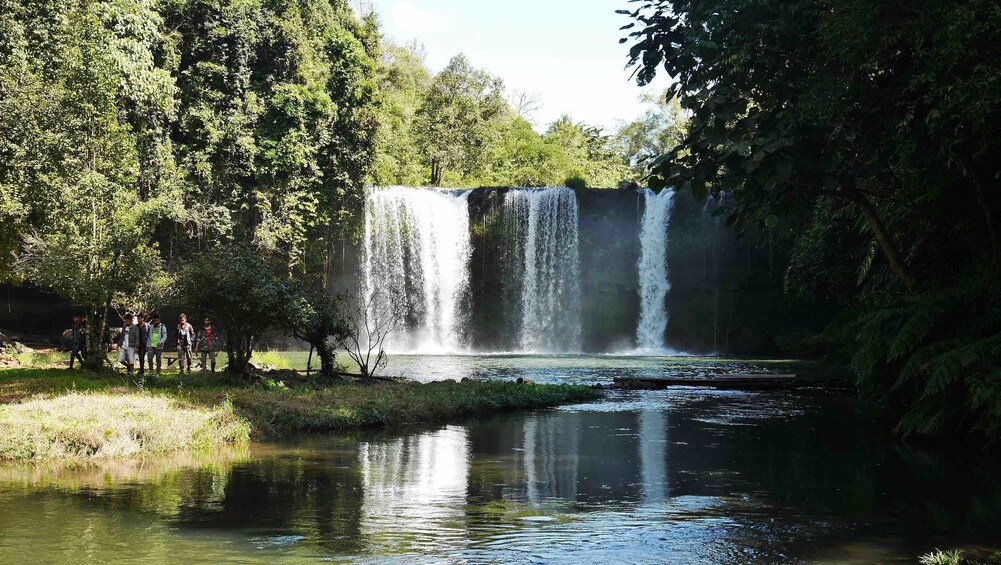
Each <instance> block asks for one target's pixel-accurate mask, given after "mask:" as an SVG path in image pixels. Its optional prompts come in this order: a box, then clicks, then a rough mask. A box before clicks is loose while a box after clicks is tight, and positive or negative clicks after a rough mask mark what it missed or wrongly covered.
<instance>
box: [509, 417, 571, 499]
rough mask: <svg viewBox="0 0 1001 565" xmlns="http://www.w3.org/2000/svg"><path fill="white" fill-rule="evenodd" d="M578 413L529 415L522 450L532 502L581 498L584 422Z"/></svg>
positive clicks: (527, 487)
mask: <svg viewBox="0 0 1001 565" xmlns="http://www.w3.org/2000/svg"><path fill="white" fill-rule="evenodd" d="M579 420H580V419H579V417H578V416H577V415H576V414H561V415H560V416H559V417H551V416H538V417H529V418H526V419H525V424H524V436H523V439H522V441H523V444H522V454H523V456H524V458H525V459H524V465H525V471H524V473H525V491H526V492H525V495H526V497H527V498H528V500H529V501H531V502H540V501H543V500H551V499H556V498H559V499H563V500H567V501H572V500H575V499H576V498H577V480H578V477H577V468H578V465H579V459H580V455H579V450H580V432H581V424H580V421H579Z"/></svg>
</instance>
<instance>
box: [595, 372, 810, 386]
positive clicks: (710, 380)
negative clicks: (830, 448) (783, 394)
mask: <svg viewBox="0 0 1001 565" xmlns="http://www.w3.org/2000/svg"><path fill="white" fill-rule="evenodd" d="M613 380H614V381H615V384H614V385H612V386H613V387H615V388H638V389H662V388H667V387H673V386H695V387H710V388H720V389H740V390H753V389H783V388H796V387H802V386H816V385H817V384H818V383H817V382H816V381H807V380H798V379H797V378H796V375H792V374H777V373H741V374H724V375H712V376H709V377H615V378H614V379H613Z"/></svg>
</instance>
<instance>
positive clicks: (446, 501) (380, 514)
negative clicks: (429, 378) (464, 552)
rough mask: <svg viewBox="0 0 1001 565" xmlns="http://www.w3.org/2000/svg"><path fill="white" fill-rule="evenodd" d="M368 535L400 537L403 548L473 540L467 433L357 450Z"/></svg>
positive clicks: (450, 431)
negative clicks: (469, 524)
mask: <svg viewBox="0 0 1001 565" xmlns="http://www.w3.org/2000/svg"><path fill="white" fill-rule="evenodd" d="M358 459H359V464H360V468H361V476H362V486H363V493H364V494H363V496H364V500H363V502H362V511H361V514H362V516H361V532H362V534H363V535H373V536H377V535H380V533H382V532H396V533H398V534H399V536H398V537H397V538H396V539H397V540H398V541H397V543H401V544H404V545H406V546H408V547H405V548H401V549H423V550H425V551H426V550H430V549H434V548H436V547H438V546H439V545H442V546H448V545H450V544H454V543H456V542H457V541H459V540H463V539H465V538H466V537H467V536H468V533H467V532H466V531H465V526H464V525H463V521H464V519H465V508H466V498H467V491H468V485H469V459H470V442H469V437H468V432H467V430H466V428H464V427H461V426H449V427H447V428H445V429H443V430H440V431H437V432H430V433H422V434H416V435H411V436H404V437H401V438H398V439H395V440H391V441H379V442H363V443H361V444H360V445H359V447H358Z"/></svg>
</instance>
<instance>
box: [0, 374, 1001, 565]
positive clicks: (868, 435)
mask: <svg viewBox="0 0 1001 565" xmlns="http://www.w3.org/2000/svg"><path fill="white" fill-rule="evenodd" d="M403 361H405V360H400V362H399V363H398V364H397V365H396V366H397V368H398V370H400V371H403V370H404V369H403V367H404V366H405V365H406V366H409V367H411V369H413V368H414V367H415V365H416V361H415V360H411V362H410V364H409V365H407V364H406V363H404V362H403ZM424 364H425V366H426V367H428V368H435V367H437V369H434V370H433V371H431V373H433V374H434V375H436V376H437V377H442V376H450V377H461V376H468V377H470V378H487V377H490V376H500V377H504V378H509V377H514V376H526V377H528V378H533V380H537V381H556V380H564V379H565V380H579V381H587V380H588V379H592V378H596V379H598V380H605V379H609V378H611V376H613V375H614V374H620V373H622V372H623V371H629V370H631V371H634V372H642V371H654V370H658V368H659V370H661V371H662V372H663V371H664V370H665V367H668V366H673V367H675V368H676V371H677V372H678V373H679V374H681V373H685V372H721V371H729V370H739V369H741V368H744V369H748V368H755V367H763V368H768V369H771V370H774V369H775V367H774V363H769V362H759V363H748V362H739V361H721V360H712V359H687V360H686V359H680V358H671V359H660V360H657V359H653V358H647V359H645V360H644V359H642V358H605V357H595V358H575V359H574V358H559V359H556V360H553V359H549V360H548V361H547V360H545V359H539V358H529V359H520V360H515V359H507V361H505V359H504V356H487V357H466V358H463V357H449V358H441V359H434V358H425V359H424ZM543 365H547V366H549V367H550V369H548V370H547V369H545V368H544V367H543ZM585 366H589V367H590V369H587V368H585ZM457 367H465V368H466V369H465V370H467V372H468V374H461V375H460V374H456V373H455V371H456V370H457ZM504 367H507V368H508V369H507V370H506V371H505V370H504ZM511 367H516V368H517V367H520V369H516V368H511ZM411 369H407V370H411ZM434 371H438V372H437V373H435V372H434ZM449 371H451V374H448V375H446V373H449ZM666 372H670V371H666ZM999 470H1001V468H999V467H998V466H997V465H996V464H994V463H991V462H988V461H987V460H985V459H984V458H983V457H981V456H978V455H977V454H973V453H964V452H961V451H948V452H944V451H928V450H919V449H917V448H915V447H908V446H907V445H904V444H901V443H899V442H895V441H892V440H889V439H887V438H886V437H885V436H883V435H882V434H880V433H879V432H878V431H877V430H876V428H875V427H874V426H873V425H872V424H871V423H870V422H869V421H868V419H867V417H866V415H865V413H864V411H863V410H862V409H861V408H860V407H859V405H858V404H857V403H856V401H855V400H853V398H852V397H851V396H850V395H848V394H845V393H836V392H828V391H823V390H801V391H768V392H739V391H714V390H703V389H695V388H679V389H671V390H665V391H621V392H612V393H610V395H609V396H608V397H607V398H606V399H605V400H602V401H599V402H595V403H589V404H581V405H574V406H565V407H561V408H557V409H551V410H543V411H537V412H530V413H509V414H500V415H487V414H485V415H483V416H482V417H478V418H473V419H469V420H465V421H460V422H454V423H452V424H450V425H447V426H441V427H429V428H420V429H413V428H411V429H406V430H382V431H371V432H362V433H357V434H354V435H341V436H337V437H334V436H330V435H314V436H304V437H298V438H292V439H290V440H288V441H284V442H277V443H261V444H254V445H252V446H251V448H250V449H249V451H247V452H242V453H220V454H215V455H214V456H212V457H210V458H205V457H193V456H192V457H178V458H173V459H170V460H165V461H148V462H143V463H135V462H133V463H128V462H119V463H115V464H110V465H104V466H101V467H98V468H84V469H72V468H59V467H55V466H43V467H6V468H0V561H2V562H5V563H7V562H10V563H14V562H18V563H22V562H32V563H39V562H51V563H56V562H59V563H63V562H73V563H105V562H135V563H140V562H141V563H185V562H288V563H303V562H374V563H455V562H465V563H528V562H531V563H587V562H591V563H619V562H629V563H748V562H830V563H841V562H866V563H869V562H885V561H894V560H898V559H900V560H904V562H913V560H914V559H915V557H916V556H917V555H919V554H921V553H924V552H927V551H930V550H931V549H934V548H935V547H953V546H956V545H964V546H973V547H986V546H989V545H990V544H991V543H992V542H994V543H996V542H997V541H998V540H1001V486H999V485H1001V483H999V481H997V477H998V471H999Z"/></svg>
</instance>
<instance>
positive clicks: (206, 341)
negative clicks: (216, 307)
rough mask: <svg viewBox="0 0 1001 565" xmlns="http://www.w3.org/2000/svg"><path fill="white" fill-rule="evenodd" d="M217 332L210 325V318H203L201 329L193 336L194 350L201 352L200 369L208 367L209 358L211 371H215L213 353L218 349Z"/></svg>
mask: <svg viewBox="0 0 1001 565" xmlns="http://www.w3.org/2000/svg"><path fill="white" fill-rule="evenodd" d="M219 343H220V341H219V332H218V331H217V330H216V328H215V327H214V326H213V325H212V320H211V319H210V318H205V321H204V323H203V325H202V329H200V330H198V337H197V338H195V351H199V350H201V352H202V370H203V371H204V370H206V369H208V367H209V365H208V361H209V360H211V363H212V372H213V373H214V372H215V354H216V351H218V350H219Z"/></svg>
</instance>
